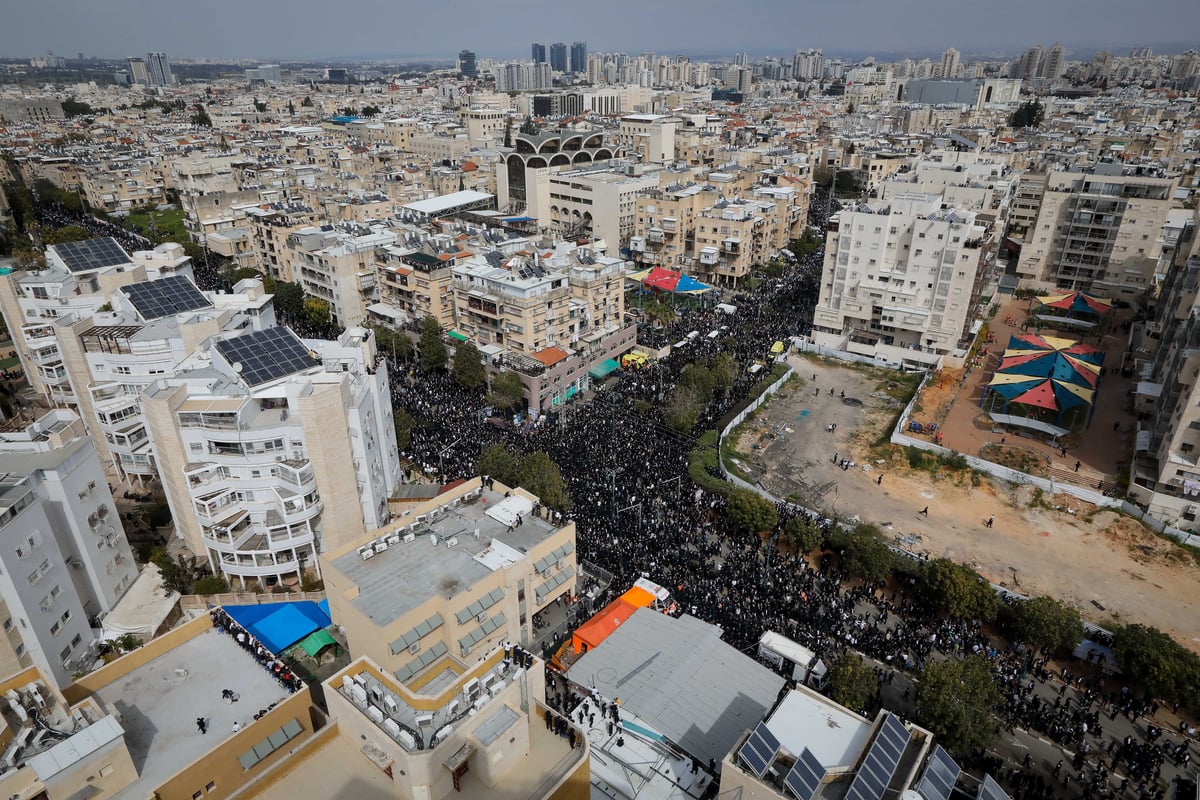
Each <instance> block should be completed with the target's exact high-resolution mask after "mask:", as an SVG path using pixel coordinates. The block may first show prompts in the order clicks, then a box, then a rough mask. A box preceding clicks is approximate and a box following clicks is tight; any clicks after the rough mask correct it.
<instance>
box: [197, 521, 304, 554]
mask: <svg viewBox="0 0 1200 800" xmlns="http://www.w3.org/2000/svg"><path fill="white" fill-rule="evenodd" d="M239 526H240V527H239ZM203 538H204V542H205V544H206V545H207V546H208V547H209V549H211V550H214V551H216V552H217V553H219V554H220V557H222V558H224V557H225V556H227V555H228V556H233V555H238V556H255V557H264V556H270V555H272V554H276V555H277V554H279V553H282V552H285V551H288V550H293V549H295V548H298V547H311V546H312V545H313V543H314V542H315V541H316V538H317V534H316V532H315V531H314V530H313V529H312V528H311V527H309V526H307V525H293V526H281V527H276V528H267V529H266V530H265V531H264V530H263V528H262V526H261V525H258V524H252V523H250V522H249V519H248V518H246V519H245V520H244V522H243V521H242V520H239V521H237V522H235V524H234V526H233V528H232V529H229V530H225V529H218V528H214V529H206V530H205V531H204V533H203Z"/></svg>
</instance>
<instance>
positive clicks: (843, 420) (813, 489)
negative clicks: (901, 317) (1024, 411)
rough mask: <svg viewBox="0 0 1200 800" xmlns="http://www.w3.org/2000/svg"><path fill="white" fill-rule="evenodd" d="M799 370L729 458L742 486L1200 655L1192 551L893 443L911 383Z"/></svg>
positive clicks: (1109, 516) (1115, 517) (1124, 522)
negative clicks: (1134, 625)
mask: <svg viewBox="0 0 1200 800" xmlns="http://www.w3.org/2000/svg"><path fill="white" fill-rule="evenodd" d="M790 363H791V365H792V367H793V368H794V369H795V371H796V375H797V376H798V378H799V379H800V380H797V381H794V382H793V384H792V385H791V386H790V387H789V389H788V390H787V391H785V392H784V393H783V394H782V396H778V397H776V398H774V399H772V400H771V402H770V403H769V404H768V405H767V406H766V407H764V408H763V409H761V410H760V411H759V413H758V414H757V415H756V416H755V417H754V418H753V419H752V420H749V421H747V422H746V423H745V424H743V425H742V427H741V428H740V429H739V431H738V432H737V433H738V437H737V439H736V442H733V443H731V444H730V447H729V448H727V455H728V454H729V453H730V452H731V451H734V450H735V451H736V455H735V458H736V459H737V462H738V463H737V468H738V470H739V472H740V473H741V474H742V475H743V477H746V478H747V479H748V480H751V481H758V482H760V483H761V484H762V485H763V486H764V487H765V488H767V489H768V490H770V491H771V492H772V493H774V494H776V495H777V496H779V497H785V498H790V499H792V500H793V501H796V502H800V503H803V504H805V505H808V506H810V507H814V508H821V509H823V510H824V511H825V512H826V513H830V512H832V513H835V514H837V515H838V516H839V517H841V518H843V519H850V520H859V521H864V522H871V523H874V524H876V525H879V526H880V527H881V528H882V529H883V530H884V532H885V533H886V534H888V535H889V536H891V537H892V538H893V540H894V541H896V542H897V543H898V544H900V545H901V546H903V547H906V548H907V549H909V550H913V551H916V552H920V553H924V554H927V555H929V556H931V557H935V558H936V557H939V556H946V557H948V558H952V559H954V560H956V561H962V562H966V563H969V564H972V565H973V566H974V567H975V568H976V569H978V570H979V571H980V573H981V574H983V575H984V576H985V577H987V578H988V579H990V580H992V581H995V582H996V583H998V584H1002V585H1005V586H1008V587H1011V588H1013V589H1015V590H1017V591H1020V592H1022V593H1025V594H1049V595H1053V596H1055V597H1059V598H1061V599H1063V600H1064V601H1066V602H1068V603H1070V604H1071V605H1073V606H1075V607H1076V608H1078V609H1079V611H1080V612H1081V613H1082V614H1083V615H1084V617H1085V618H1086V619H1089V620H1092V621H1094V622H1097V623H1099V624H1107V623H1111V622H1112V621H1114V620H1116V621H1121V622H1143V623H1146V624H1150V625H1154V626H1156V627H1158V628H1161V629H1162V630H1165V631H1168V632H1169V633H1171V634H1173V635H1175V636H1176V637H1177V638H1179V640H1180V641H1182V642H1184V643H1185V644H1187V645H1188V646H1189V647H1191V648H1192V649H1194V650H1200V613H1198V611H1200V580H1198V579H1200V567H1198V565H1197V563H1196V560H1195V558H1194V557H1193V555H1192V554H1191V552H1189V551H1188V550H1185V549H1183V548H1181V547H1179V546H1178V545H1176V544H1174V543H1173V542H1170V541H1168V540H1165V539H1163V538H1161V537H1158V536H1155V535H1154V534H1153V533H1151V532H1150V531H1148V530H1147V529H1146V528H1145V527H1143V526H1142V525H1141V524H1140V523H1138V522H1137V521H1135V520H1132V519H1129V518H1127V517H1124V516H1121V515H1119V514H1117V513H1115V512H1111V511H1101V510H1099V509H1097V508H1096V507H1094V506H1091V505H1090V504H1087V503H1083V502H1081V501H1079V500H1076V499H1074V498H1073V497H1070V496H1068V495H1057V494H1056V495H1047V494H1045V493H1043V492H1040V491H1038V490H1036V489H1034V488H1032V487H1030V486H1011V485H1009V484H1006V483H1001V482H998V481H993V480H992V479H990V478H988V477H986V476H982V475H980V474H978V473H975V472H973V471H971V470H969V469H965V468H964V467H963V465H962V464H961V463H960V462H958V460H957V459H953V458H950V459H943V460H938V459H936V458H934V457H933V456H932V455H929V454H925V453H921V452H920V451H916V450H911V451H906V450H904V449H901V448H895V447H892V446H891V445H890V444H886V440H887V435H888V432H889V430H890V428H891V426H892V425H893V424H894V423H895V420H896V417H897V415H898V413H899V411H900V409H901V407H902V406H903V400H902V398H903V397H904V396H905V391H906V385H905V384H904V383H903V382H902V380H901V377H902V376H896V375H894V374H893V373H888V372H885V371H883V370H874V369H870V368H866V369H860V368H857V367H850V366H846V365H843V364H841V363H840V362H835V361H829V362H826V361H822V360H815V359H809V358H805V357H792V359H791V361H790ZM814 376H815V377H814ZM909 380H910V381H911V380H912V378H909ZM909 386H911V384H909ZM831 389H832V390H833V394H830V390H831ZM843 392H845V395H846V396H845V397H844V398H843V397H842V393H843ZM847 401H849V402H847ZM831 425H835V426H836V428H835V429H834V430H830V426H831ZM835 457H836V461H835ZM846 460H848V461H849V463H843V462H844V461H846ZM727 464H728V460H727ZM926 508H928V515H927V516H926V515H925V514H922V513H921V512H922V511H923V510H924V509H926ZM992 515H995V522H994V525H993V527H992V528H991V529H989V528H987V527H985V525H984V523H985V521H986V520H987V518H988V517H989V516H992Z"/></svg>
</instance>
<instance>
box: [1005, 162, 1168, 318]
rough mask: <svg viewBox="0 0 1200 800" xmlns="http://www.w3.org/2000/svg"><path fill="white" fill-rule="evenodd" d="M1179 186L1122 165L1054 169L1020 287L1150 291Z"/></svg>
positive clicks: (1029, 238) (1113, 293)
mask: <svg viewBox="0 0 1200 800" xmlns="http://www.w3.org/2000/svg"><path fill="white" fill-rule="evenodd" d="M1175 186H1176V180H1175V179H1173V178H1167V177H1157V176H1153V175H1149V174H1145V173H1144V172H1143V174H1138V170H1133V171H1129V170H1127V169H1125V168H1123V167H1122V165H1120V164H1098V165H1096V166H1095V167H1094V168H1093V169H1092V170H1090V171H1088V172H1075V171H1058V170H1054V171H1051V172H1049V173H1048V174H1047V175H1046V185H1045V189H1044V191H1043V193H1042V199H1041V204H1040V206H1039V209H1038V217H1037V222H1036V227H1035V228H1033V229H1031V230H1030V231H1029V232H1028V233H1027V234H1026V237H1025V243H1024V246H1023V247H1022V248H1021V257H1020V259H1019V261H1018V262H1017V274H1018V275H1019V276H1020V277H1021V280H1022V284H1023V285H1025V286H1028V287H1030V288H1033V289H1037V290H1047V291H1085V292H1090V293H1092V294H1096V295H1100V296H1102V297H1116V298H1122V299H1126V300H1135V299H1137V298H1139V297H1142V296H1144V295H1146V294H1147V293H1150V294H1153V292H1154V291H1155V289H1156V285H1157V278H1158V275H1157V272H1158V269H1159V257H1160V255H1161V253H1162V241H1161V237H1160V234H1161V231H1162V227H1163V224H1164V223H1165V222H1166V220H1167V214H1168V212H1169V211H1170V210H1171V206H1172V202H1173V201H1172V195H1173V194H1174V191H1175Z"/></svg>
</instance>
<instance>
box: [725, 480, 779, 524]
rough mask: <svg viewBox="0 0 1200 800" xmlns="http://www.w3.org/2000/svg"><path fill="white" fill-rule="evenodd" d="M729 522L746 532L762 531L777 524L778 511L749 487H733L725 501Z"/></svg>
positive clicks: (772, 504)
mask: <svg viewBox="0 0 1200 800" xmlns="http://www.w3.org/2000/svg"><path fill="white" fill-rule="evenodd" d="M725 510H726V512H727V513H728V515H729V523H730V524H731V525H732V526H733V527H734V528H735V529H737V530H740V531H745V532H746V533H762V532H763V531H769V530H773V529H774V528H775V526H776V525H778V524H779V511H778V510H776V508H775V504H774V503H772V502H771V501H770V500H767V499H765V498H763V497H761V496H759V495H758V493H757V492H752V491H750V490H749V489H735V490H734V491H733V492H731V493H730V495H729V499H728V501H727V502H726V509H725Z"/></svg>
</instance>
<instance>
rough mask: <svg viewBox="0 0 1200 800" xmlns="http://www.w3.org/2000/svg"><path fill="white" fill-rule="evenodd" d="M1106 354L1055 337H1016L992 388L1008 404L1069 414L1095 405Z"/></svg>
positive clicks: (1088, 346)
mask: <svg viewBox="0 0 1200 800" xmlns="http://www.w3.org/2000/svg"><path fill="white" fill-rule="evenodd" d="M1103 363H1104V353H1102V352H1101V351H1099V350H1097V349H1096V348H1094V347H1092V346H1091V345H1087V344H1084V343H1083V342H1075V341H1072V340H1070V339H1062V338H1059V337H1055V336H1033V335H1020V336H1013V337H1011V338H1010V339H1009V341H1008V347H1007V348H1005V350H1004V357H1003V359H1002V360H1001V362H1000V366H999V368H997V370H996V374H995V375H993V376H992V380H991V381H990V382H989V383H988V388H990V389H991V390H992V391H993V392H995V393H996V394H998V395H1000V396H1001V397H1003V398H1004V400H1005V401H1006V403H1021V404H1023V405H1027V406H1033V407H1035V408H1041V409H1046V410H1051V411H1059V412H1062V411H1067V410H1070V409H1072V408H1078V407H1080V406H1090V405H1092V403H1094V402H1095V398H1096V385H1097V384H1098V383H1099V381H1100V367H1101V365H1102V364H1103Z"/></svg>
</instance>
